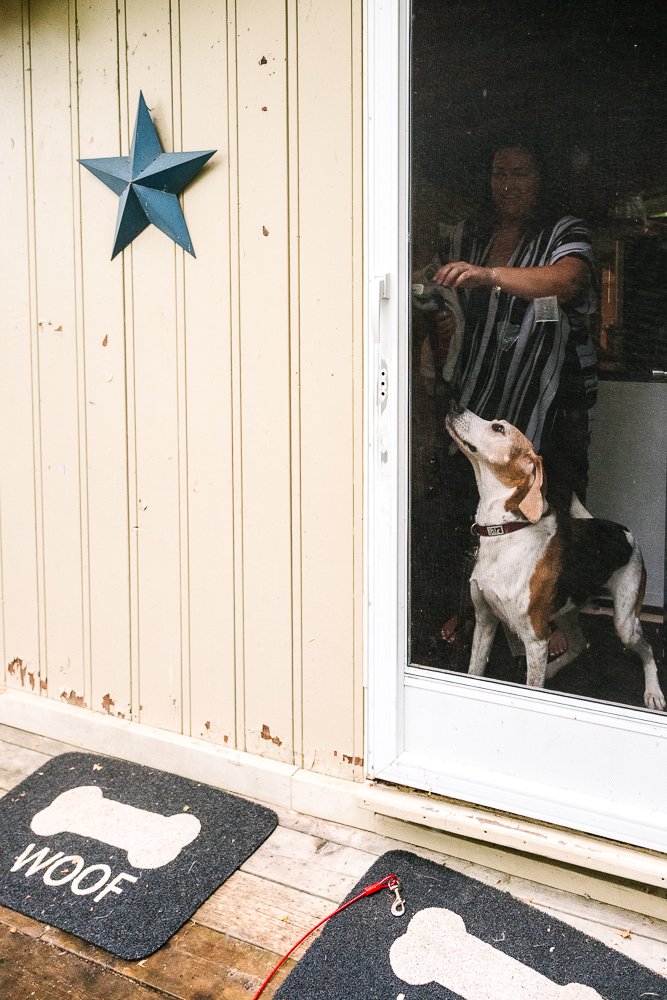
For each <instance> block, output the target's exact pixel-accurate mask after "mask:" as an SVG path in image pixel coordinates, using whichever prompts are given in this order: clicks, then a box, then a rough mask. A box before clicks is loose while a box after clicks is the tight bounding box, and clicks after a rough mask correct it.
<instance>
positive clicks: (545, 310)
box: [533, 295, 558, 323]
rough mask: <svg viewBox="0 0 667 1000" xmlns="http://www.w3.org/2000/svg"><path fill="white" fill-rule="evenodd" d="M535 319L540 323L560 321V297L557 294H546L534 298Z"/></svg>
mask: <svg viewBox="0 0 667 1000" xmlns="http://www.w3.org/2000/svg"><path fill="white" fill-rule="evenodd" d="M533 305H534V307H535V319H536V320H537V322H538V323H557V322H558V299H557V298H556V296H555V295H545V296H544V298H541V299H534V300H533Z"/></svg>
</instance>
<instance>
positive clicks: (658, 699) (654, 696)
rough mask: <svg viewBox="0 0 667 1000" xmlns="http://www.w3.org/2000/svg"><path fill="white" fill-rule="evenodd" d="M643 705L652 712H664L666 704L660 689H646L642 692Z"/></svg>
mask: <svg viewBox="0 0 667 1000" xmlns="http://www.w3.org/2000/svg"><path fill="white" fill-rule="evenodd" d="M644 705H645V706H646V708H651V709H653V711H654V712H664V711H665V707H666V706H667V702H666V701H665V696H664V694H663V693H662V691H661V690H660V688H657V689H654V688H647V689H646V691H644Z"/></svg>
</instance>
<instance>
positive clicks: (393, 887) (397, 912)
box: [252, 875, 405, 1000]
mask: <svg viewBox="0 0 667 1000" xmlns="http://www.w3.org/2000/svg"><path fill="white" fill-rule="evenodd" d="M399 888H400V887H399V882H398V879H397V878H396V876H395V875H387V876H386V878H383V879H382V880H381V881H380V882H373V884H372V885H367V886H366V888H365V889H363V890H362V891H361V892H360V893H359V895H358V896H355V897H354V898H353V899H348V901H347V903H343V904H342V906H339V907H338V909H337V910H334V911H333V913H330V914H329V915H328V916H327V917H324V919H322V920H320V922H319V924H315V926H314V927H311V928H310V930H309V931H308V932H307V933H306V934H304V935H303V937H302V938H301V939H300V940H299V941H297V943H296V944H295V945H294V946H293V947H292V948H290V950H289V951H288V952H287V954H286V955H284V956H283V957H282V958H281V959H280V961H279V962H278V964H277V965H276V967H275V969H273V970H272V971H271V972H270V973H269V975H268V976H267V977H266V979H265V980H264V982H263V983H262V985H261V986H260V988H259V989H258V990H257V992H256V993H255V995H254V997H253V998H252V1000H259V997H261V995H262V993H263V992H264V990H265V989H266V987H267V986H268V985H269V983H270V982H271V980H272V979H273V977H274V976H275V974H276V972H277V971H278V969H280V967H281V966H282V965H284V963H285V962H286V961H287V959H288V958H289V957H290V955H291V954H292V952H294V951H296V949H297V948H298V947H299V945H300V944H303V942H304V941H305V940H306V938H308V937H310V935H311V934H313V933H314V932H315V931H316V930H317V929H318V927H321V926H322V924H325V923H326V922H327V920H331V918H332V917H335V916H336V915H337V914H338V913H342V912H343V910H346V909H347V908H348V906H352V904H353V903H356V902H357V900H359V899H363V898H364V896H372V895H373V894H374V893H376V892H380V890H381V889H389V890H390V892H393V893H394V895H395V896H396V899H395V900H394V902H393V903H392V907H391V912H392V913H393V914H394V916H395V917H400V916H402V915H403V912H404V910H405V904H404V902H403V900H402V899H401V894H400V892H399Z"/></svg>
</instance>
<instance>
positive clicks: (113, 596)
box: [76, 0, 131, 718]
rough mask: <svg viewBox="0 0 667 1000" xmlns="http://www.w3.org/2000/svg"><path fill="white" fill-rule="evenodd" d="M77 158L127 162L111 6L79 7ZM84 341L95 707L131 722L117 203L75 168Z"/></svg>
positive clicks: (100, 1)
mask: <svg viewBox="0 0 667 1000" xmlns="http://www.w3.org/2000/svg"><path fill="white" fill-rule="evenodd" d="M76 27H77V34H78V44H77V49H78V106H79V118H78V129H79V153H78V155H79V157H81V158H85V159H92V158H95V157H99V156H118V155H121V148H120V134H119V75H118V25H117V12H116V3H115V0H85V2H82V0H79V2H78V3H77V26H76ZM79 183H80V188H81V244H82V260H81V271H82V285H83V327H84V338H85V360H86V386H85V388H86V392H85V398H84V408H85V411H86V443H87V449H86V451H87V487H88V489H87V496H88V533H89V566H90V607H91V649H92V684H91V707H92V708H94V709H96V710H97V711H100V710H105V711H107V712H108V713H109V714H112V715H118V716H122V717H123V718H129V717H130V716H131V667H130V664H131V653H130V594H129V575H130V571H129V551H128V533H129V519H128V493H127V473H128V465H127V420H126V409H125V407H126V379H125V328H124V327H125V324H124V293H123V261H122V259H120V258H117V259H116V260H114V261H111V260H110V258H111V248H112V245H113V233H114V228H115V223H116V211H117V204H118V198H117V196H116V195H115V194H113V192H111V191H109V190H108V189H107V188H105V187H104V186H103V185H102V184H101V183H100V181H99V180H97V178H95V177H93V176H92V174H90V173H89V172H88V171H86V170H84V169H83V168H79Z"/></svg>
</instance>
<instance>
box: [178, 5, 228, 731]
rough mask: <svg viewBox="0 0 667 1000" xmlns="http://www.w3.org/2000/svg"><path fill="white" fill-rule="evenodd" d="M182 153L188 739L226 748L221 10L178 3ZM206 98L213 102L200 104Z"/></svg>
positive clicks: (224, 25) (223, 55)
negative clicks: (187, 182)
mask: <svg viewBox="0 0 667 1000" xmlns="http://www.w3.org/2000/svg"><path fill="white" fill-rule="evenodd" d="M180 38H181V99H182V115H181V118H182V143H183V148H184V149H189V150H196V149H213V148H215V149H217V152H216V154H215V156H214V157H213V159H212V160H211V161H210V163H209V164H208V165H207V166H206V167H205V169H204V171H203V173H202V174H200V175H199V177H198V178H197V180H196V181H195V182H194V183H193V184H192V185H191V186H190V187H189V188H188V189H187V190H186V192H185V193H184V199H183V200H184V206H185V214H186V218H187V222H188V226H189V228H190V233H191V236H192V239H193V242H194V246H195V252H196V254H197V258H196V260H193V259H192V258H190V257H188V258H187V259H186V260H185V331H186V347H187V385H186V392H187V482H188V513H189V517H188V532H189V582H190V586H189V594H190V647H189V652H190V694H191V706H190V716H191V732H192V735H193V736H198V737H203V738H205V739H210V740H212V741H213V742H217V743H225V744H229V745H232V746H233V745H234V744H235V742H236V740H235V729H236V720H235V704H234V675H235V670H234V522H233V515H234V510H233V489H232V392H231V384H232V366H231V324H230V244H229V240H230V228H229V148H228V120H227V108H228V93H227V74H228V65H227V10H226V5H225V4H219V5H217V6H215V7H214V8H213V9H211V5H210V4H209V3H206V2H204V0H194V2H189V3H187V4H185V5H181V16H180ZM203 95H211V96H212V98H213V99H212V100H207V99H204V98H203Z"/></svg>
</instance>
